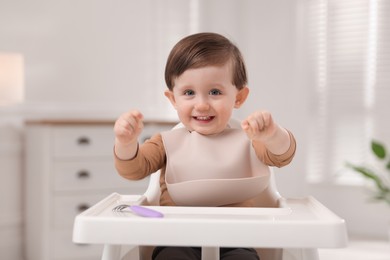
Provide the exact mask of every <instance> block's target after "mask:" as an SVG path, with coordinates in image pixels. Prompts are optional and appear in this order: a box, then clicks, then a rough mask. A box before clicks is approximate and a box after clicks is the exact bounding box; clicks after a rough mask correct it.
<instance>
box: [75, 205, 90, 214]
mask: <svg viewBox="0 0 390 260" xmlns="http://www.w3.org/2000/svg"><path fill="white" fill-rule="evenodd" d="M88 208H89V205H88V204H85V203H82V204H80V205H78V206H77V210H78V212H83V211H84V210H87V209H88Z"/></svg>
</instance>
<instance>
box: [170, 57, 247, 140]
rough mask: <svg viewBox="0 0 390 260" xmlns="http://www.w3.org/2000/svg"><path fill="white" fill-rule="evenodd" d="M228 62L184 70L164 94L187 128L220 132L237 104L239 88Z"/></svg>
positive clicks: (208, 133) (204, 133) (197, 130)
mask: <svg viewBox="0 0 390 260" xmlns="http://www.w3.org/2000/svg"><path fill="white" fill-rule="evenodd" d="M231 79H232V72H231V66H230V64H229V63H228V64H225V65H224V66H220V67H217V66H207V67H203V68H197V69H189V70H186V71H185V72H184V73H183V74H182V75H180V76H179V77H178V78H176V79H175V80H174V87H173V91H166V93H165V94H166V96H167V97H168V98H169V99H170V101H171V103H172V104H173V106H174V107H175V109H176V110H177V113H178V115H179V118H180V120H181V122H182V123H183V124H184V126H185V127H186V128H187V129H188V130H190V131H196V132H198V133H200V134H203V135H212V134H217V133H220V132H222V131H223V130H224V129H225V128H226V125H227V124H228V122H229V119H230V117H231V115H232V111H233V108H235V107H238V106H237V102H236V101H237V96H238V95H239V93H240V91H239V90H238V89H237V88H236V86H234V85H233V84H232V80H231Z"/></svg>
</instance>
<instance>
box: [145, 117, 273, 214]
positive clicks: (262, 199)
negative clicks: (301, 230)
mask: <svg viewBox="0 0 390 260" xmlns="http://www.w3.org/2000/svg"><path fill="white" fill-rule="evenodd" d="M229 126H230V127H231V128H241V123H240V121H239V120H237V119H231V120H230V121H229ZM180 127H184V126H183V124H182V123H179V124H177V125H176V126H175V127H173V129H177V128H180ZM267 169H268V171H269V185H268V186H267V188H265V189H264V190H263V191H262V192H261V193H260V194H259V195H258V196H256V197H255V198H254V199H253V201H254V205H255V206H256V207H279V206H280V205H279V199H280V198H281V196H280V194H279V192H278V191H277V189H276V184H275V177H274V175H273V171H272V169H271V168H270V167H268V168H267ZM144 195H145V197H146V200H147V203H148V204H149V205H159V201H160V195H161V194H160V171H158V172H155V173H153V174H152V175H151V176H150V181H149V186H148V188H147V190H146V192H145V194H144Z"/></svg>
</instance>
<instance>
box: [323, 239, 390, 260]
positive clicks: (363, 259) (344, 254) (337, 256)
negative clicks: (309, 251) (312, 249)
mask: <svg viewBox="0 0 390 260" xmlns="http://www.w3.org/2000/svg"><path fill="white" fill-rule="evenodd" d="M319 254H320V259H321V260H390V241H388V240H367V239H350V241H349V245H348V247H347V248H341V249H320V250H319Z"/></svg>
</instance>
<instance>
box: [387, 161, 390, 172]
mask: <svg viewBox="0 0 390 260" xmlns="http://www.w3.org/2000/svg"><path fill="white" fill-rule="evenodd" d="M386 169H387V170H389V171H390V161H389V162H388V163H387V164H386Z"/></svg>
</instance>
